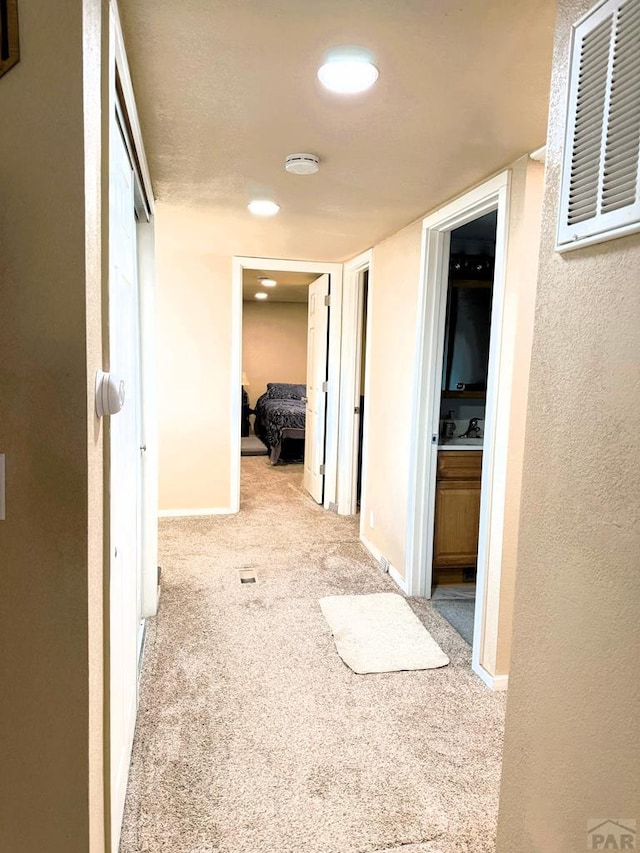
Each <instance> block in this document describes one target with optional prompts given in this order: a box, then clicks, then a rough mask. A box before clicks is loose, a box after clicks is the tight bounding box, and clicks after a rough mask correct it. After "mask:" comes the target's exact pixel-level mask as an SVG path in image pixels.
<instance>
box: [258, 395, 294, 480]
mask: <svg viewBox="0 0 640 853" xmlns="http://www.w3.org/2000/svg"><path fill="white" fill-rule="evenodd" d="M306 393H307V386H306V385H293V384H289V383H286V382H269V383H267V390H266V392H265V393H264V394H263V395H262V396H261V397H258V400H257V402H256V408H255V413H256V420H255V424H254V430H255V434H256V435H257V436H258V438H259V439H260V441H261V442H262V443H263V444H264V445H265V446H266V448H267V450H268V451H269V460H270V462H271V464H272V465H275V464H276V463H277V462H278V461H279V460H280V456H281V453H282V446H283V442H284V441H285V440H286V439H298V441H300V440H304V430H305V412H306ZM299 456H300V454H298V457H299ZM291 461H293V460H291Z"/></svg>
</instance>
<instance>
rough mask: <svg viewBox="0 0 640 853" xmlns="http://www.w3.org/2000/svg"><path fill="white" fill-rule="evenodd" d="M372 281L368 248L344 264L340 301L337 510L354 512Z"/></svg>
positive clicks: (365, 416) (365, 423)
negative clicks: (359, 409)
mask: <svg viewBox="0 0 640 853" xmlns="http://www.w3.org/2000/svg"><path fill="white" fill-rule="evenodd" d="M366 270H368V271H369V291H368V294H367V335H366V347H367V352H366V354H365V376H364V387H365V394H364V401H365V402H364V411H362V412H360V414H359V415H357V414H356V413H355V411H354V410H355V408H356V407H357V406H358V405H359V401H360V389H359V387H358V386H359V385H360V379H361V377H360V364H361V356H362V319H363V312H364V301H363V295H364V294H363V289H362V283H363V274H364V272H365V271H366ZM372 280H373V249H367V251H366V252H362V253H361V254H360V255H357V256H356V257H355V258H352V259H351V260H350V261H347V262H346V263H345V265H344V284H343V301H342V329H343V333H342V353H341V359H342V371H341V379H340V440H339V450H338V498H337V503H338V513H339V514H340V515H355V514H356V512H357V497H358V496H357V482H358V439H359V430H358V427H359V423H358V418H362V419H363V433H364V436H363V441H362V491H363V493H364V491H365V478H366V464H365V463H366V458H367V454H366V447H367V433H368V420H369V415H368V411H369V407H368V404H367V399H368V394H367V388H368V383H369V362H370V359H369V358H368V355H369V346H370V341H371V335H370V334H369V333H368V331H369V328H370V324H371V304H372V300H371V292H372Z"/></svg>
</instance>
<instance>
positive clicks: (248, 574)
mask: <svg viewBox="0 0 640 853" xmlns="http://www.w3.org/2000/svg"><path fill="white" fill-rule="evenodd" d="M255 582H256V576H255V574H254V573H253V572H252V571H251V570H250V569H247V570H243V571H241V572H240V583H255Z"/></svg>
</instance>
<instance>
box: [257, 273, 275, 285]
mask: <svg viewBox="0 0 640 853" xmlns="http://www.w3.org/2000/svg"><path fill="white" fill-rule="evenodd" d="M258 281H259V282H260V284H261V285H262V286H263V287H275V286H276V284H277V283H278V282H277V281H276V280H275V278H269V277H268V276H266V275H259V276H258Z"/></svg>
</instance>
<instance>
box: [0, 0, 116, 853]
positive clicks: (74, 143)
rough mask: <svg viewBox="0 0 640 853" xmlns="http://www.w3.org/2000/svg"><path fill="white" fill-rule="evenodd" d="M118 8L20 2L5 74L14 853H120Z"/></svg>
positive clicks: (3, 745) (7, 658)
mask: <svg viewBox="0 0 640 853" xmlns="http://www.w3.org/2000/svg"><path fill="white" fill-rule="evenodd" d="M102 12H103V8H102V4H101V3H100V0H84V2H77V3H71V2H66V3H50V2H44V0H40V2H31V3H22V4H20V29H21V54H22V58H21V60H20V63H19V64H18V65H17V66H16V67H15V68H14V69H13V70H12V71H11V72H9V74H7V75H6V76H5V77H3V78H2V79H0V114H1V115H2V121H1V122H0V186H1V187H2V204H1V205H0V246H1V251H0V452H4V453H6V456H7V519H6V521H0V649H1V650H2V652H1V655H0V684H1V685H2V687H1V690H0V754H1V756H2V757H1V760H0V761H1V765H2V772H1V773H0V803H1V806H0V813H1V815H0V850H2V851H3V853H4V851H6V852H7V853H40V851H44V850H46V851H48V853H87V851H94V850H95V851H98V850H103V849H104V848H103V843H102V832H103V827H102V823H103V820H102V817H103V813H102V806H103V790H102V707H103V700H102V656H103V649H102V609H103V604H102V589H103V577H102V565H103V563H102V440H101V431H100V426H99V424H98V422H97V421H96V419H95V415H94V413H93V393H92V390H90V389H91V386H92V384H93V377H94V375H95V370H96V368H97V367H98V366H100V362H101V357H102V338H101V319H100V317H101V314H100V304H101V269H102V266H101V264H102V261H101V218H100V210H101V175H100V155H101V151H100V146H101V116H100V85H101V68H100V38H101V24H102V19H101V15H102ZM61 46H63V49H61ZM83 52H84V56H83ZM83 62H84V74H85V77H84V80H85V84H86V89H85V90H84V91H83Z"/></svg>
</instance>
